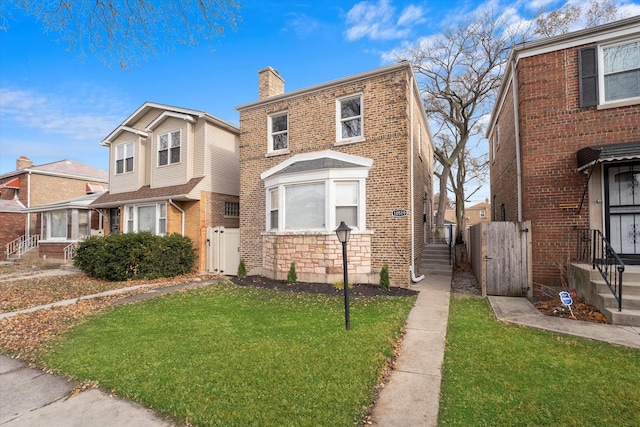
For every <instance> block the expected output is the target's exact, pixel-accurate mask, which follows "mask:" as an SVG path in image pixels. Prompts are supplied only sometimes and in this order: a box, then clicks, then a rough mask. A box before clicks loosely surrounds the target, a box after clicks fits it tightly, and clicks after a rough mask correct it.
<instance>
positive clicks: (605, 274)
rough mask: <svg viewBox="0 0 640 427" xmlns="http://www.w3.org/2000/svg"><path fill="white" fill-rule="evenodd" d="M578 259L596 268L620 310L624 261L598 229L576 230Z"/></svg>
mask: <svg viewBox="0 0 640 427" xmlns="http://www.w3.org/2000/svg"><path fill="white" fill-rule="evenodd" d="M578 261H583V262H589V263H590V264H591V267H592V268H597V269H598V271H599V272H600V275H601V276H602V278H603V279H604V281H605V283H606V284H607V286H608V287H609V290H611V293H612V294H613V296H614V297H615V299H616V301H617V302H618V311H622V274H623V273H624V262H622V259H620V256H618V254H617V253H616V251H615V250H614V249H613V248H612V247H611V245H610V244H609V241H608V240H607V239H606V238H605V237H604V235H603V234H602V232H601V231H600V230H588V229H580V230H578Z"/></svg>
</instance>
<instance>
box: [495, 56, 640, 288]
mask: <svg viewBox="0 0 640 427" xmlns="http://www.w3.org/2000/svg"><path fill="white" fill-rule="evenodd" d="M578 49H579V48H577V47H576V48H569V49H563V50H558V51H555V52H549V53H546V54H541V55H537V56H532V57H526V58H521V59H520V61H519V62H518V67H517V72H518V83H519V106H518V107H519V112H520V114H519V116H520V121H519V126H520V146H521V159H522V194H523V219H524V220H530V221H531V222H532V226H531V228H532V230H531V232H532V249H533V280H534V282H535V283H542V284H554V285H556V284H559V280H560V269H559V268H558V265H557V263H560V264H562V265H564V264H566V261H567V259H568V257H569V256H570V255H571V254H572V253H573V252H572V251H573V250H574V249H575V242H574V239H575V237H574V234H573V232H574V228H576V227H579V228H587V227H588V226H589V218H588V209H587V208H586V206H588V205H587V202H588V200H587V199H585V208H583V209H582V211H581V212H580V214H578V210H577V209H574V208H567V207H562V206H561V205H563V204H569V205H579V204H580V202H581V199H582V195H583V192H584V188H585V185H586V182H587V175H585V174H584V173H581V172H577V171H576V169H577V159H576V152H577V151H578V150H579V149H580V148H583V147H586V146H591V145H598V144H613V143H622V142H633V141H638V140H640V126H639V125H638V123H640V105H632V106H625V107H618V108H608V109H600V110H598V109H597V107H595V106H594V107H588V108H580V106H579V93H578ZM509 99H511V97H510V96H508V97H507V102H508V101H509ZM512 111H513V108H512V105H511V106H508V105H507V103H505V107H504V108H503V110H502V114H501V116H500V126H501V131H502V130H503V127H504V126H506V123H503V121H504V122H507V121H508V120H509V115H512V114H513V113H512ZM511 128H513V126H511ZM508 132H509V131H508V129H504V132H503V133H502V135H504V134H506V133H508ZM502 135H501V136H502ZM508 141H509V144H510V145H511V146H513V144H514V141H512V140H511V139H509V140H508ZM505 142H507V141H505V139H502V144H501V147H500V150H502V151H503V152H502V153H500V152H498V153H496V156H495V159H494V160H495V162H494V163H492V168H491V186H492V197H494V199H493V200H492V201H493V203H494V206H495V210H496V219H498V216H499V211H498V209H499V206H500V204H501V203H505V204H506V206H507V220H517V217H516V216H514V208H513V207H512V206H514V205H515V206H516V207H517V204H516V200H517V199H516V197H517V193H515V191H516V179H515V147H513V152H512V151H511V150H512V149H511V148H510V149H508V150H507V149H505V148H506V147H505V146H506V145H507V144H505ZM492 162H493V159H492ZM514 195H515V196H516V197H514ZM515 212H516V215H517V210H516V211H515Z"/></svg>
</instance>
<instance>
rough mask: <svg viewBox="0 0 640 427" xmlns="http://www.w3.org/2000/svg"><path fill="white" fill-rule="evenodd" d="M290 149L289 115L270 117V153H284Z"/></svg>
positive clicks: (285, 113) (280, 114)
mask: <svg viewBox="0 0 640 427" xmlns="http://www.w3.org/2000/svg"><path fill="white" fill-rule="evenodd" d="M288 148H289V113H287V112H286V111H285V112H283V113H277V114H272V115H270V116H269V148H268V152H270V153H273V152H278V151H284V150H287V149H288Z"/></svg>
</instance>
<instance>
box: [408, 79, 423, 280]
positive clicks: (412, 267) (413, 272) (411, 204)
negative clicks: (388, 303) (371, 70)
mask: <svg viewBox="0 0 640 427" xmlns="http://www.w3.org/2000/svg"><path fill="white" fill-rule="evenodd" d="M409 90H410V95H409V114H410V117H409V147H410V149H409V152H410V153H411V154H410V156H409V157H410V163H409V170H410V178H409V181H410V189H409V194H410V202H409V208H410V210H411V216H410V218H411V265H410V266H409V271H410V272H411V281H412V282H413V283H416V282H419V281H421V280H422V279H424V274H423V275H421V276H420V277H416V266H415V261H414V260H415V256H414V255H415V249H414V244H415V240H416V236H415V218H414V200H413V197H414V195H413V101H414V99H413V98H414V95H413V74H412V75H411V79H410V80H409Z"/></svg>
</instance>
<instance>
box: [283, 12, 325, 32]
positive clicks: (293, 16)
mask: <svg viewBox="0 0 640 427" xmlns="http://www.w3.org/2000/svg"><path fill="white" fill-rule="evenodd" d="M287 18H288V21H287V25H286V26H284V27H283V28H284V29H285V30H287V31H289V30H290V31H293V32H294V33H295V34H296V36H298V37H300V38H305V37H307V36H309V35H310V34H311V33H313V32H314V31H315V30H316V29H317V28H318V27H319V26H320V24H319V22H318V21H317V20H315V19H314V18H312V17H310V16H309V15H305V14H304V13H295V12H291V13H289V14H287Z"/></svg>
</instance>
